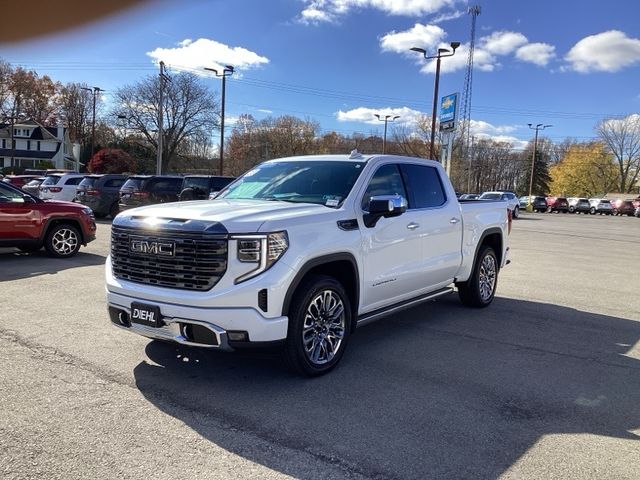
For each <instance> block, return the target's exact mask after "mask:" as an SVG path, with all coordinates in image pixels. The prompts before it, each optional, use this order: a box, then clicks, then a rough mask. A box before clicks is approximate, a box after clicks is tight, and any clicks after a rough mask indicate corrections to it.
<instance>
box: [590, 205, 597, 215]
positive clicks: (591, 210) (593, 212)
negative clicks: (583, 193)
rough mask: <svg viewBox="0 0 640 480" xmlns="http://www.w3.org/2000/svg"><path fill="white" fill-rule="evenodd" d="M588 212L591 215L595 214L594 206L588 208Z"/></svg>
mask: <svg viewBox="0 0 640 480" xmlns="http://www.w3.org/2000/svg"><path fill="white" fill-rule="evenodd" d="M589 213H590V214H591V215H595V214H596V209H595V208H594V207H591V209H590V210H589Z"/></svg>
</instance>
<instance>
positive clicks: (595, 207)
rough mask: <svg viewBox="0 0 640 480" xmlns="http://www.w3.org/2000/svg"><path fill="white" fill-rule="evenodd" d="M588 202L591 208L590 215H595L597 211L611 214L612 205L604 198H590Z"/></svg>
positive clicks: (601, 213) (602, 213)
mask: <svg viewBox="0 0 640 480" xmlns="http://www.w3.org/2000/svg"><path fill="white" fill-rule="evenodd" d="M589 204H590V205H591V209H590V210H589V213H591V215H595V214H596V213H599V214H600V215H613V205H611V202H610V201H609V200H607V199H606V198H590V199H589Z"/></svg>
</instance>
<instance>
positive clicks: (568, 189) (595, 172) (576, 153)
mask: <svg viewBox="0 0 640 480" xmlns="http://www.w3.org/2000/svg"><path fill="white" fill-rule="evenodd" d="M550 174H551V185H550V190H551V194H552V195H561V196H578V197H595V196H602V195H604V194H606V193H608V192H610V191H612V190H615V188H616V185H617V184H618V181H619V178H618V177H619V174H618V170H617V168H616V165H615V163H614V161H613V156H612V155H611V153H609V152H608V150H607V148H606V147H605V146H604V145H603V144H602V143H599V142H589V143H582V144H576V145H573V146H571V147H570V148H569V149H568V150H567V153H566V155H565V156H564V157H563V158H562V159H561V160H560V162H558V163H557V164H556V165H554V166H553V167H551V171H550Z"/></svg>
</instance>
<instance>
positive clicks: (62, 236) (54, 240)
mask: <svg viewBox="0 0 640 480" xmlns="http://www.w3.org/2000/svg"><path fill="white" fill-rule="evenodd" d="M81 242H82V237H81V236H80V232H79V231H78V229H77V228H76V227H74V226H73V225H70V224H68V223H61V224H59V225H55V226H53V227H51V229H50V230H49V231H48V232H47V236H46V237H45V239H44V248H45V250H46V251H47V253H48V254H49V255H50V256H52V257H56V258H69V257H73V256H74V255H75V254H76V253H78V250H80V244H81Z"/></svg>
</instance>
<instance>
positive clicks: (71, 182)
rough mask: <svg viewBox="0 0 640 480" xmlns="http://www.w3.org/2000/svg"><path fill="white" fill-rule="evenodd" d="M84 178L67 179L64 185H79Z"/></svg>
mask: <svg viewBox="0 0 640 480" xmlns="http://www.w3.org/2000/svg"><path fill="white" fill-rule="evenodd" d="M83 178H84V177H75V178H69V179H67V181H66V182H64V184H65V185H80V182H81V181H82V179H83Z"/></svg>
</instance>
